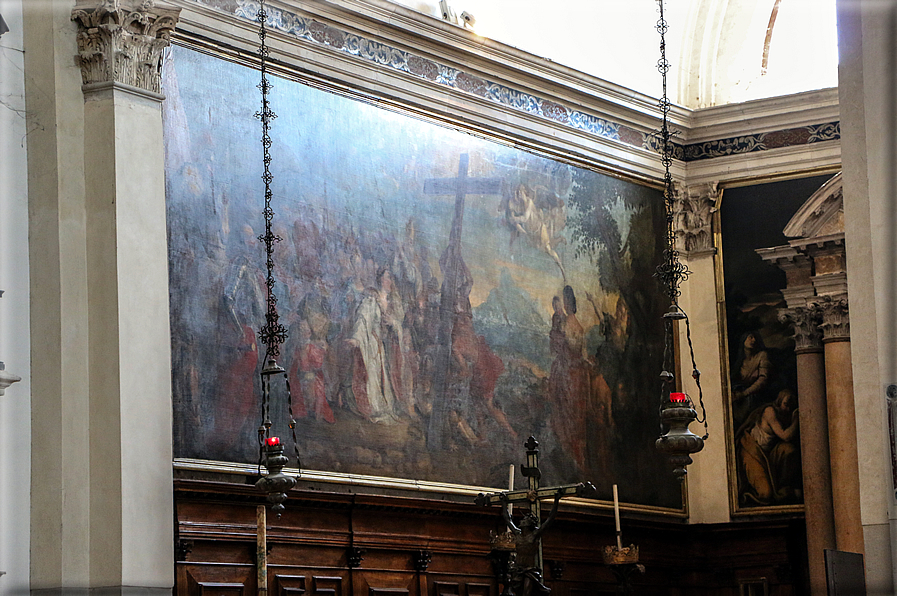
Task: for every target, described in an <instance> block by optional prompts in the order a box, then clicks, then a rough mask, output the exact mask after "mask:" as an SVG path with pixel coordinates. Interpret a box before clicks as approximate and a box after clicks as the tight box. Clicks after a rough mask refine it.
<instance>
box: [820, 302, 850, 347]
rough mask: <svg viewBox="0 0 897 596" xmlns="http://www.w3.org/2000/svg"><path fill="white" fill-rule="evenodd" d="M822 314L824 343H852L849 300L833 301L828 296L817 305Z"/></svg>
mask: <svg viewBox="0 0 897 596" xmlns="http://www.w3.org/2000/svg"><path fill="white" fill-rule="evenodd" d="M817 308H818V309H819V311H820V312H821V313H822V324H821V325H820V328H822V341H823V342H830V341H850V313H849V312H848V308H847V299H846V298H841V299H832V298H829V297H828V296H825V297H823V299H822V300H821V301H820V302H818V303H817Z"/></svg>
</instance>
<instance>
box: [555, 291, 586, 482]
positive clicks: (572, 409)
mask: <svg viewBox="0 0 897 596" xmlns="http://www.w3.org/2000/svg"><path fill="white" fill-rule="evenodd" d="M555 300H557V297H555ZM563 302H564V308H563V311H561V310H560V309H559V308H558V305H557V303H555V314H554V316H552V328H551V332H550V336H549V343H550V348H551V353H552V355H553V356H554V360H553V362H552V363H551V373H550V375H549V378H548V393H549V396H550V399H551V406H552V408H553V413H552V416H551V420H552V426H553V427H554V432H555V434H556V435H557V437H558V441H559V442H560V444H561V447H562V448H563V449H564V452H565V453H566V454H567V455H568V456H569V457H570V458H571V459H572V460H573V462H574V463H575V464H576V465H577V466H578V467H579V469H581V470H582V469H584V468H585V441H586V413H587V410H586V404H587V400H588V394H589V390H590V386H589V385H590V383H589V367H588V363H587V362H586V359H585V333H584V331H583V328H582V325H580V323H579V320H578V319H577V318H576V295H575V294H574V292H573V288H571V287H570V286H564V300H563Z"/></svg>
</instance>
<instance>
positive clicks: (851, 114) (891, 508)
mask: <svg viewBox="0 0 897 596" xmlns="http://www.w3.org/2000/svg"><path fill="white" fill-rule="evenodd" d="M895 19H897V3H894V2H893V1H888V2H880V1H877V0H863V1H859V2H857V1H855V0H839V1H838V29H839V37H840V47H841V66H840V71H839V78H840V80H839V87H840V97H841V101H840V103H841V134H842V141H841V143H842V148H843V180H844V234H845V246H846V250H847V275H848V278H847V283H848V289H849V293H850V335H851V360H852V363H853V388H854V403H855V415H856V420H857V431H858V433H859V435H860V439H859V440H858V445H857V446H858V458H859V462H858V464H859V476H860V513H861V517H862V524H863V535H864V541H865V551H866V552H865V555H866V583H867V587H868V589H869V593H870V594H890V593H893V590H894V586H895V582H894V574H895V572H897V565H895V563H894V559H895V555H897V548H895V544H894V542H893V539H892V536H893V534H894V530H893V528H895V526H897V503H895V500H894V493H893V490H894V486H893V480H892V478H891V470H890V459H891V452H890V449H889V445H888V442H889V440H888V413H887V400H886V397H885V387H886V386H887V385H888V384H890V383H894V382H897V353H895V352H897V350H895V337H897V336H895V334H897V305H895V294H894V284H895V257H894V255H895V250H897V248H895V231H897V230H895V228H897V225H895V218H897V215H895V207H897V205H895V194H894V189H895V180H894V159H895V155H897V152H895V146H894V133H895V125H897V115H895V111H894V108H893V102H894V95H893V94H894V85H895V75H894V53H895V45H894V44H895V41H894V36H893V28H892V27H893V24H892V23H893V22H894V20H895Z"/></svg>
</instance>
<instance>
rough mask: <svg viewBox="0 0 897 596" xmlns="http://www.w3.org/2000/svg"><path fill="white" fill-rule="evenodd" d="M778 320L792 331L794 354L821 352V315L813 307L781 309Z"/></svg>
mask: <svg viewBox="0 0 897 596" xmlns="http://www.w3.org/2000/svg"><path fill="white" fill-rule="evenodd" d="M779 320H780V321H781V322H783V323H786V324H788V325H791V328H792V330H793V331H794V335H793V337H794V352H795V353H797V354H809V353H812V352H821V351H822V331H821V330H820V328H819V325H820V324H821V323H822V313H821V312H820V310H819V309H818V308H815V307H796V308H783V309H782V310H780V311H779Z"/></svg>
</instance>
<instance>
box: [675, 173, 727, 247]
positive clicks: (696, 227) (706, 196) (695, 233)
mask: <svg viewBox="0 0 897 596" xmlns="http://www.w3.org/2000/svg"><path fill="white" fill-rule="evenodd" d="M675 194H676V196H675V197H674V207H673V209H674V213H673V230H674V232H675V234H676V250H678V251H680V252H682V253H683V254H685V255H686V256H699V255H701V254H713V253H714V248H713V230H712V229H711V222H712V219H713V211H714V208H715V206H716V200H717V198H718V197H719V189H718V187H717V183H716V182H708V183H705V184H696V185H692V186H679V185H677V187H676V193H675Z"/></svg>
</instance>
